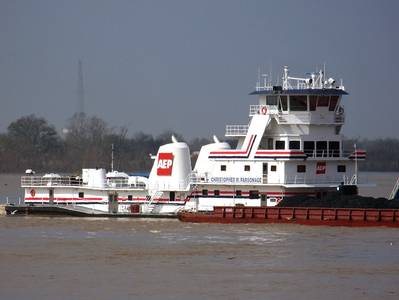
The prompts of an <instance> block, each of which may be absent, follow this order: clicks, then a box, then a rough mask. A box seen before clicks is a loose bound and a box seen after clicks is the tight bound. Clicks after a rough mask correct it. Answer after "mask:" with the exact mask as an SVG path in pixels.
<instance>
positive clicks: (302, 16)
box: [0, 0, 399, 138]
mask: <svg viewBox="0 0 399 300" xmlns="http://www.w3.org/2000/svg"><path fill="white" fill-rule="evenodd" d="M398 14H399V1H394V0H392V1H381V0H379V1H348V0H345V1H337V0H334V1H298V0H295V1H281V0H278V1H266V0H264V1H250V0H246V1H217V0H211V1H204V0H200V1H188V0H182V1H149V0H144V1H133V0H130V1H116V0H113V1H111V0H109V1H84V0H79V1H72V0H65V1H55V0H49V1H40V0H31V1H28V0H27V1H17V0H0V103H1V108H0V131H1V132H4V131H6V128H7V126H8V125H9V123H10V122H11V121H13V120H15V119H17V118H18V117H20V116H23V115H26V114H31V113H34V114H36V115H38V116H42V117H45V118H46V119H47V120H48V121H49V122H50V123H52V124H54V125H56V126H57V128H58V129H60V128H62V127H63V126H65V124H66V120H67V119H68V118H70V117H71V116H72V114H73V113H74V112H75V111H76V110H77V108H78V103H77V102H78V100H77V99H78V97H77V80H78V79H77V77H78V75H77V73H78V71H77V69H78V67H77V65H78V60H79V59H82V61H83V73H84V85H85V91H86V93H85V100H86V112H87V113H88V114H90V115H97V116H99V117H101V118H103V119H104V120H106V121H107V122H108V124H109V125H111V126H126V127H128V129H129V132H130V133H134V132H137V131H144V132H146V133H152V134H159V133H161V132H162V131H164V130H166V129H171V130H175V131H177V132H179V133H181V134H183V135H184V136H185V137H187V138H191V137H195V136H203V137H210V136H211V135H212V134H214V133H216V134H218V135H219V136H223V134H224V129H225V125H226V124H246V123H247V121H248V108H249V105H250V104H256V102H257V99H256V97H255V96H249V95H248V93H249V92H251V91H253V89H254V86H255V83H256V80H257V69H258V67H259V66H260V67H261V68H262V69H263V70H264V71H265V72H267V73H268V72H269V70H270V68H271V69H272V72H273V77H274V78H275V79H276V78H277V77H280V76H281V70H282V67H283V66H284V65H288V66H289V67H290V70H291V74H293V75H298V76H300V75H303V74H304V73H306V72H310V71H314V70H316V68H317V67H318V68H320V67H321V66H322V65H323V63H326V65H327V73H328V75H329V76H333V77H335V78H337V79H339V78H343V79H344V85H345V87H346V89H347V91H348V92H349V93H350V95H349V96H347V97H346V98H345V99H344V104H345V109H346V112H347V118H346V125H345V129H344V134H345V135H347V136H349V137H357V136H360V137H369V138H375V137H396V138H399V133H398V129H397V127H398V115H399V97H398V95H397V94H396V92H397V91H398V89H397V88H396V87H397V86H398V84H399V78H398V73H399V70H398V69H399V63H398V57H397V55H398V53H399V41H398V37H399V32H398V31H399V30H398V29H399V22H398V19H399V18H398Z"/></svg>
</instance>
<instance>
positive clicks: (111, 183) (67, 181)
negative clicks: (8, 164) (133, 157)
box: [21, 176, 146, 189]
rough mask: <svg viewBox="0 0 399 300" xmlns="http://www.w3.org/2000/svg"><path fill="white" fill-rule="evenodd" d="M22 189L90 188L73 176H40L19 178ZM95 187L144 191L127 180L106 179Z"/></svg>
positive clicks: (140, 184) (141, 187)
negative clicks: (49, 187) (52, 187)
mask: <svg viewBox="0 0 399 300" xmlns="http://www.w3.org/2000/svg"><path fill="white" fill-rule="evenodd" d="M21 186H22V187H31V186H37V187H41V186H84V187H90V185H89V184H88V182H83V180H82V179H81V178H77V177H74V176H61V177H51V178H46V177H42V176H22V177H21ZM96 186H103V187H112V188H138V189H144V188H145V187H146V185H145V184H144V183H142V182H134V183H131V182H129V181H128V179H127V178H126V179H119V178H118V179H106V180H104V181H101V182H98V183H97V184H96Z"/></svg>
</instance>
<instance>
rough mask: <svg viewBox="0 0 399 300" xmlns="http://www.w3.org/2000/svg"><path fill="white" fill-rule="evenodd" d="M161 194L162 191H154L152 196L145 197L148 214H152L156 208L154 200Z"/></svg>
mask: <svg viewBox="0 0 399 300" xmlns="http://www.w3.org/2000/svg"><path fill="white" fill-rule="evenodd" d="M162 194H163V192H162V191H155V192H153V193H152V194H150V195H148V196H147V200H148V201H149V202H148V203H147V208H148V213H150V214H151V213H153V212H154V209H155V207H156V203H155V201H156V200H155V199H158V198H159V197H161V196H162Z"/></svg>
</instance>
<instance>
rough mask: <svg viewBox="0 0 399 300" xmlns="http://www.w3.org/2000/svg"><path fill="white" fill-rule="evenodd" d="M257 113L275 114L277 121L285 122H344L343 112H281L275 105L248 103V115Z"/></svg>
mask: <svg viewBox="0 0 399 300" xmlns="http://www.w3.org/2000/svg"><path fill="white" fill-rule="evenodd" d="M259 114H271V115H275V116H276V117H277V119H278V121H279V123H287V124H343V123H344V122H345V114H344V113H339V114H337V113H333V112H332V111H331V112H328V113H327V114H317V113H316V112H309V111H290V112H289V113H287V112H285V113H283V112H281V111H279V110H278V107H277V106H276V105H250V106H249V116H250V117H252V116H255V115H259Z"/></svg>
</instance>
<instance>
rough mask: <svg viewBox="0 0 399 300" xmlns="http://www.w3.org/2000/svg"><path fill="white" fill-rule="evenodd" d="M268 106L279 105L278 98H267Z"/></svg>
mask: <svg viewBox="0 0 399 300" xmlns="http://www.w3.org/2000/svg"><path fill="white" fill-rule="evenodd" d="M266 105H277V96H267V98H266Z"/></svg>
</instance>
